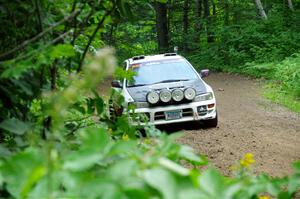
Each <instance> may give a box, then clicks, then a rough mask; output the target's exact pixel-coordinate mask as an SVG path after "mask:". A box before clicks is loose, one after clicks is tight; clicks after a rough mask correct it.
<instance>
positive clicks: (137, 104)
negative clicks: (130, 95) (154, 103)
mask: <svg viewBox="0 0 300 199" xmlns="http://www.w3.org/2000/svg"><path fill="white" fill-rule="evenodd" d="M132 106H133V107H134V108H148V107H149V104H148V102H129V103H128V107H132Z"/></svg>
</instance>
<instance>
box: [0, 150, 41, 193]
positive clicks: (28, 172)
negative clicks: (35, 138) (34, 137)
mask: <svg viewBox="0 0 300 199" xmlns="http://www.w3.org/2000/svg"><path fill="white" fill-rule="evenodd" d="M44 162H46V160H44V156H43V154H42V153H41V151H39V150H37V149H34V148H28V149H26V150H25V151H22V152H20V153H17V154H16V155H14V156H12V157H10V158H9V159H8V160H7V161H5V162H4V163H3V166H1V172H2V175H3V179H4V182H5V183H6V186H7V191H8V192H9V193H10V194H11V195H12V196H14V197H16V198H20V197H21V196H22V197H23V198H24V197H26V195H27V194H28V193H29V192H30V190H31V189H32V187H33V185H34V184H36V183H37V182H38V181H39V180H40V179H41V178H42V177H43V176H44V175H45V171H46V168H45V165H44Z"/></svg>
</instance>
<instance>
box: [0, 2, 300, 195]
mask: <svg viewBox="0 0 300 199" xmlns="http://www.w3.org/2000/svg"><path fill="white" fill-rule="evenodd" d="M158 2H161V3H168V6H169V7H168V9H169V11H170V12H168V27H169V37H170V44H171V45H174V46H175V45H176V46H179V49H180V52H182V53H183V54H186V55H187V56H188V57H190V59H191V60H192V61H193V62H194V64H195V65H196V66H198V67H199V68H202V67H206V66H207V67H210V68H212V69H215V70H225V71H234V72H242V73H246V74H250V75H254V76H256V77H265V78H268V79H271V80H274V82H275V84H276V86H277V85H279V86H277V89H279V91H280V92H279V93H281V94H283V95H284V96H285V97H286V96H287V95H288V96H291V99H293V100H294V99H295V98H297V99H296V100H298V99H299V95H300V94H299V93H300V88H299V85H300V82H299V79H300V71H299V63H300V60H299V58H300V56H299V53H298V51H299V48H300V46H299V43H300V42H299V40H300V37H299V34H298V32H299V26H298V25H297V24H299V15H298V10H295V12H293V13H289V12H287V10H286V6H285V5H282V4H281V1H274V2H273V1H272V3H270V2H269V1H265V2H266V3H268V6H267V8H268V10H267V11H268V16H269V17H268V21H265V22H262V21H261V20H260V19H258V18H257V17H256V13H255V10H254V8H253V4H252V3H249V2H245V1H227V2H228V3H229V7H230V8H232V9H230V10H231V11H230V12H229V13H228V11H226V10H225V4H224V5H223V4H216V5H215V6H216V8H217V9H216V10H215V11H216V13H215V14H214V15H211V16H210V17H208V18H207V17H204V16H202V15H201V16H200V18H199V20H201V27H202V28H200V30H199V31H198V30H196V29H194V26H193V25H191V24H193V23H195V22H197V20H198V19H196V18H195V17H194V15H193V16H191V13H192V9H195V5H194V4H193V3H191V4H190V9H189V14H188V16H189V22H190V25H189V28H188V32H187V33H186V35H184V37H183V36H182V34H183V32H182V31H181V30H182V24H181V22H182V17H183V13H182V5H183V1H166V0H160V1H158ZM210 2H212V3H213V2H215V1H210ZM224 2H225V1H224ZM295 5H296V6H298V5H299V3H296V4H295ZM222 6H224V7H222ZM296 6H295V7H296ZM154 7H155V6H154V2H153V1H151V2H150V3H149V2H148V1H144V0H132V1H125V0H113V1H109V0H103V1H96V0H89V1H84V0H75V1H70V0H67V1H65V0H57V1H44V0H42V1H37V0H33V1H3V3H2V4H1V5H0V10H1V14H0V25H1V27H3V28H1V30H0V35H1V38H4V39H2V40H1V41H0V61H1V62H0V92H1V99H0V129H1V133H0V195H1V197H4V198H172V199H173V198H262V197H264V196H265V197H268V196H269V195H270V196H273V197H277V198H292V197H293V196H294V195H295V193H296V192H297V190H299V187H300V184H299V182H300V178H299V176H300V163H299V162H298V163H295V164H294V169H295V172H294V174H292V175H291V176H286V177H283V178H273V177H270V176H267V175H264V174H258V175H254V174H253V173H252V171H251V164H252V163H253V162H254V160H253V157H252V156H251V155H250V156H249V154H248V155H246V156H245V157H243V158H242V159H241V161H240V162H239V164H238V165H237V166H236V168H237V169H236V170H235V171H234V174H233V176H231V177H228V176H223V175H222V174H221V173H220V172H219V171H218V170H216V169H214V168H212V166H211V165H209V163H208V161H207V159H206V158H205V156H203V155H199V154H196V153H195V152H194V151H193V149H192V148H191V147H189V146H186V145H180V144H177V143H176V139H177V138H178V136H180V135H179V134H172V135H166V134H164V133H163V132H160V131H159V130H157V129H155V128H154V127H152V126H146V127H145V129H146V130H145V131H146V134H147V135H148V137H141V132H140V130H139V129H137V128H136V127H134V126H132V125H131V124H130V123H129V118H128V114H125V115H123V116H121V117H118V118H116V120H111V119H110V118H109V117H108V113H107V112H108V111H107V109H108V107H107V103H106V101H105V100H104V99H103V96H99V94H98V93H97V92H96V90H97V87H98V85H99V84H101V81H102V80H103V78H105V77H106V76H110V75H112V73H113V72H114V71H115V66H116V63H117V62H119V63H120V62H121V61H122V60H123V59H125V58H128V57H131V56H133V55H138V54H151V53H154V54H156V50H157V48H158V46H157V43H156V41H155V40H156V33H155V30H157V27H155V26H156V10H155V8H154ZM287 13H289V14H287ZM227 14H228V15H229V17H228V22H225V20H224V19H226V15H227ZM208 30H210V33H209V34H210V36H213V38H214V39H213V42H209V41H208V39H207V36H208V35H209V34H208V32H209V31H208ZM211 33H212V34H211ZM196 36H199V40H198V41H196V39H195V38H196ZM184 43H187V44H188V45H189V48H186V49H185V51H181V49H184V48H183V47H184ZM105 45H112V46H114V47H115V48H116V52H117V56H118V57H117V58H118V60H115V58H114V56H113V52H112V50H110V49H103V48H104V46H105ZM98 49H102V50H100V51H98ZM132 75H133V74H132V73H130V72H125V71H124V70H122V69H119V68H118V69H117V70H116V73H115V76H116V77H117V78H118V79H122V78H130V77H131V76H132ZM277 93H278V92H277ZM113 96H114V100H115V102H116V104H119V105H121V104H122V100H123V99H122V97H121V96H120V95H119V94H118V93H113ZM272 96H273V97H274V94H271V95H270V96H269V97H272ZM280 96H282V95H280ZM278 98H279V97H278V96H276V97H275V100H276V99H278ZM297 102H298V101H296V104H297ZM186 166H188V168H189V169H188V168H186Z"/></svg>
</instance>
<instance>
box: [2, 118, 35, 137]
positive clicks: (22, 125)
mask: <svg viewBox="0 0 300 199" xmlns="http://www.w3.org/2000/svg"><path fill="white" fill-rule="evenodd" d="M30 127H31V123H28V122H22V121H21V120H18V119H16V118H11V119H7V120H4V121H3V122H1V123H0V128H2V129H4V130H6V131H9V132H11V133H14V134H17V135H23V134H24V133H25V132H26V131H27V130H29V129H30Z"/></svg>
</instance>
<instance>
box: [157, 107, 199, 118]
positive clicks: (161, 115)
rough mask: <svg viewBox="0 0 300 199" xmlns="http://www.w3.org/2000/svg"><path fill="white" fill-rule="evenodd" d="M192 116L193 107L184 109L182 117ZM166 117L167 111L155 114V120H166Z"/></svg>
mask: <svg viewBox="0 0 300 199" xmlns="http://www.w3.org/2000/svg"><path fill="white" fill-rule="evenodd" d="M190 116H193V109H191V108H185V109H182V117H190ZM165 118H166V117H165V111H159V112H156V113H155V114H154V120H164V119H165Z"/></svg>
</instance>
